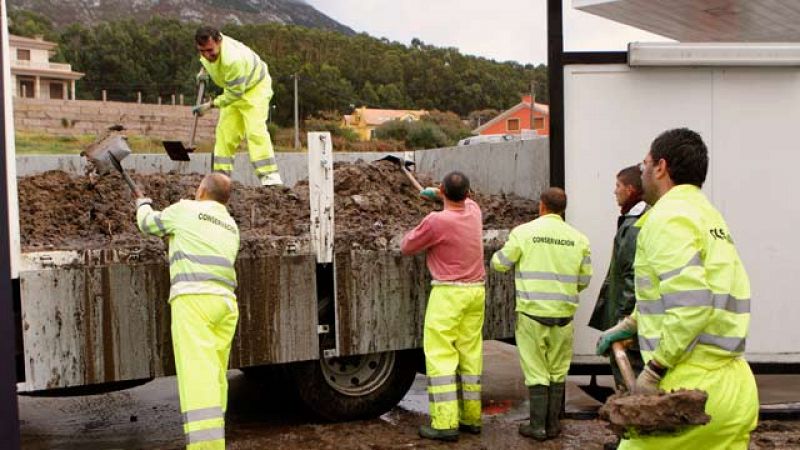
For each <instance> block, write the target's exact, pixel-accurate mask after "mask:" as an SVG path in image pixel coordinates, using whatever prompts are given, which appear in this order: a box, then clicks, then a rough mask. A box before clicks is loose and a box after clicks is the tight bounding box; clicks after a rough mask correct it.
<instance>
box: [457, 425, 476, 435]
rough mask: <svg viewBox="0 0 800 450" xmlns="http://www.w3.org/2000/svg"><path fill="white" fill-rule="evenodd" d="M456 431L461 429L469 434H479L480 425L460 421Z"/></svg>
mask: <svg viewBox="0 0 800 450" xmlns="http://www.w3.org/2000/svg"><path fill="white" fill-rule="evenodd" d="M458 431H463V432H465V433H469V434H481V426H480V425H467V424H463V423H460V424H458Z"/></svg>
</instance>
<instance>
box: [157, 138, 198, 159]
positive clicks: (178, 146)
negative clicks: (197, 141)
mask: <svg viewBox="0 0 800 450" xmlns="http://www.w3.org/2000/svg"><path fill="white" fill-rule="evenodd" d="M163 144H164V150H166V151H167V155H169V159H171V160H173V161H189V152H191V151H193V150H194V149H193V148H191V149H190V148H186V147H184V145H183V142H181V141H164V142H163Z"/></svg>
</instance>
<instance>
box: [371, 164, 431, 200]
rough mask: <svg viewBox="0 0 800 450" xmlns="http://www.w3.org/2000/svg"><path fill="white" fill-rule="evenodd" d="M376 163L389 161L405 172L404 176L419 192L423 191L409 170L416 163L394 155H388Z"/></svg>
mask: <svg viewBox="0 0 800 450" xmlns="http://www.w3.org/2000/svg"><path fill="white" fill-rule="evenodd" d="M375 161H389V162H390V163H393V164H394V165H396V166H397V167H398V168H399V169H400V170H401V171H402V172H403V175H405V176H406V178H408V181H410V182H411V184H412V185H413V186H414V188H415V189H416V190H417V191H422V189H423V188H422V185H421V184H419V181H417V179H416V178H414V175H411V172H409V171H408V168H409V167H411V166H413V165H414V161H408V160H404V159H402V158H399V157H397V156H394V155H386V156H384V157H383V158H381V159H376V160H375Z"/></svg>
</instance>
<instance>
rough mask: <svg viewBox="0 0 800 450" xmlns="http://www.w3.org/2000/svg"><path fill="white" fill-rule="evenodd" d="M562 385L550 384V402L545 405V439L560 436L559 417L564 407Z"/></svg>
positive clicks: (563, 386) (563, 385)
mask: <svg viewBox="0 0 800 450" xmlns="http://www.w3.org/2000/svg"><path fill="white" fill-rule="evenodd" d="M565 386H566V385H565V384H564V383H550V387H549V389H548V394H549V396H550V401H549V403H548V404H547V438H548V439H552V438H554V437H558V435H559V434H561V421H560V420H559V416H560V415H561V410H562V409H563V405H564V403H563V402H564V388H565Z"/></svg>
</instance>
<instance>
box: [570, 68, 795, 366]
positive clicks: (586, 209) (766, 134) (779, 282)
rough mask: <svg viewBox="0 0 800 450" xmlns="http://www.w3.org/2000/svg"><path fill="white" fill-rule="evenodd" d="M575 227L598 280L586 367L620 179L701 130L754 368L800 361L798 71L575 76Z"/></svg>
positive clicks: (588, 306)
mask: <svg viewBox="0 0 800 450" xmlns="http://www.w3.org/2000/svg"><path fill="white" fill-rule="evenodd" d="M564 91H565V104H566V105H565V123H566V141H565V147H566V188H567V192H568V193H569V195H570V208H569V211H568V219H569V221H570V222H572V223H573V224H574V225H576V226H577V227H578V228H579V229H581V230H582V231H583V232H584V233H586V234H587V235H588V236H589V239H590V240H591V243H592V250H593V256H592V261H593V264H594V270H595V273H596V276H595V277H594V280H593V281H592V284H591V286H590V288H589V289H588V290H587V292H586V293H585V294H583V295H582V296H581V306H580V308H579V311H578V315H577V317H576V330H577V339H576V342H577V345H576V355H581V356H578V358H577V359H580V358H585V357H587V356H588V355H591V354H592V351H593V347H594V342H595V340H596V337H597V334H598V333H596V332H594V331H593V330H590V329H589V328H588V327H586V326H585V324H586V322H587V321H588V317H589V315H590V313H591V310H592V308H593V306H594V302H595V299H596V297H597V292H598V290H599V286H600V284H601V283H602V279H603V276H604V275H605V272H606V270H607V267H608V260H609V255H610V249H611V243H612V238H613V235H614V230H615V226H616V224H615V217H616V215H617V214H618V211H617V208H616V205H615V202H614V197H613V194H612V190H613V185H614V175H615V174H616V172H617V171H618V170H619V169H621V168H622V167H624V166H627V165H630V164H634V163H637V162H639V161H641V160H642V159H643V158H644V156H645V154H646V153H647V151H648V148H649V145H650V143H651V142H652V140H653V139H654V138H655V137H656V136H657V135H658V134H659V133H660V132H662V131H664V130H666V129H668V128H674V127H681V126H686V127H689V128H692V129H694V130H696V131H698V132H699V133H700V134H701V135H702V136H703V139H704V140H705V142H706V144H707V145H708V147H709V152H710V158H711V164H710V169H709V178H708V181H707V183H706V186H705V187H704V191H705V192H706V194H707V195H708V196H709V197H710V198H711V201H712V202H713V203H714V204H715V205H716V206H717V207H718V208H719V209H720V210H721V212H722V213H723V215H724V216H725V218H726V220H727V222H728V225H729V227H730V229H731V233H732V235H733V237H734V239H735V240H736V246H737V248H738V250H739V252H740V254H741V257H742V260H743V261H744V264H745V266H746V268H747V271H748V273H749V275H750V280H751V286H752V323H751V329H750V336H749V338H748V342H747V356H748V359H749V360H751V361H760V360H768V361H785V360H790V361H800V327H798V326H797V323H796V322H797V317H800V302H798V301H796V300H795V289H796V287H795V286H796V284H795V283H794V279H795V277H796V276H797V274H798V272H800V234H798V233H797V229H798V228H799V227H800V202H797V201H796V200H795V199H794V198H793V194H794V193H795V192H799V191H800V190H798V189H797V187H796V186H795V184H794V180H793V176H795V173H796V172H797V169H796V167H797V166H798V163H800V156H799V155H798V145H797V143H796V142H797V139H796V138H795V137H794V134H795V133H794V132H795V130H796V128H797V127H798V125H797V124H798V123H799V121H798V119H800V69H797V68H637V69H631V68H628V67H627V66H624V65H607V66H568V67H567V68H566V69H565V80H564Z"/></svg>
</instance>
